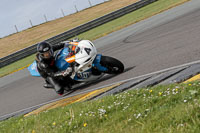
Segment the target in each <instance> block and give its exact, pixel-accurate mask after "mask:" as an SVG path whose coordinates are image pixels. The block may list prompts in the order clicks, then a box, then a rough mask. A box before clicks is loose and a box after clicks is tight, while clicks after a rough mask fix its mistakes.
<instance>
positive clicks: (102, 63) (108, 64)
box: [28, 40, 124, 84]
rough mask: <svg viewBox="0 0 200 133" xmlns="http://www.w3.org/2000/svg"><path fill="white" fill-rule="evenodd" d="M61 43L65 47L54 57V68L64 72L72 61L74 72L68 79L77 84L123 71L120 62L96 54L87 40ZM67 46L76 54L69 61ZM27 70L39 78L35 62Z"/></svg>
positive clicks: (92, 45)
mask: <svg viewBox="0 0 200 133" xmlns="http://www.w3.org/2000/svg"><path fill="white" fill-rule="evenodd" d="M63 43H65V45H66V46H65V47H64V48H63V49H61V50H60V51H58V52H57V53H56V56H55V64H56V67H57V68H58V69H59V70H60V71H65V70H67V68H68V67H69V66H70V63H71V62H72V60H74V61H75V65H74V71H73V72H72V73H71V74H70V78H71V79H72V80H73V81H75V83H77V84H79V83H83V82H84V83H87V82H90V81H95V80H98V79H100V78H101V77H103V75H104V74H120V73H122V72H123V71H124V65H123V63H122V62H121V61H119V60H118V59H115V58H113V57H109V56H103V55H101V54H97V50H96V48H95V46H94V44H93V43H92V42H91V41H89V40H81V41H65V42H63ZM69 46H71V47H73V46H76V49H75V53H76V54H75V55H73V56H72V57H71V58H70V59H68V58H67V57H69ZM28 70H29V72H30V74H31V75H32V76H40V74H39V72H38V70H37V64H36V61H34V62H33V63H32V64H31V65H30V66H29V67H28ZM58 76H59V75H58Z"/></svg>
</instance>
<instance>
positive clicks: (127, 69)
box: [63, 66, 136, 96]
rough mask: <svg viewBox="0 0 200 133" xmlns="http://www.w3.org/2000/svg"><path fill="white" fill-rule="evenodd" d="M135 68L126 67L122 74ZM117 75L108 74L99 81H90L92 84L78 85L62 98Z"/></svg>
mask: <svg viewBox="0 0 200 133" xmlns="http://www.w3.org/2000/svg"><path fill="white" fill-rule="evenodd" d="M135 67H136V66H133V67H128V68H126V69H124V72H123V73H125V72H128V71H130V70H132V69H134V68H135ZM123 73H121V74H123ZM118 75H120V74H117V75H113V74H112V75H111V74H109V75H105V76H103V77H102V78H101V79H99V80H97V81H92V82H88V83H84V84H82V85H80V86H77V87H75V88H73V89H72V90H70V91H67V92H66V93H65V94H64V95H63V96H67V95H69V94H72V93H73V92H75V91H77V90H82V89H85V88H87V87H90V86H92V85H94V84H97V83H100V82H103V81H106V80H108V79H110V78H113V77H116V76H118Z"/></svg>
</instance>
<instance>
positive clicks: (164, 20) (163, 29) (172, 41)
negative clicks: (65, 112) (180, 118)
mask: <svg viewBox="0 0 200 133" xmlns="http://www.w3.org/2000/svg"><path fill="white" fill-rule="evenodd" d="M199 42H200V1H199V0H192V1H190V2H187V3H185V4H184V5H181V6H178V7H176V8H173V9H170V10H168V11H166V12H163V13H161V14H158V15H156V16H153V17H151V18H149V19H147V20H144V21H141V22H139V23H137V24H134V25H131V26H129V27H127V28H124V29H122V30H120V31H117V32H114V33H112V34H110V35H108V36H106V37H103V38H100V39H98V40H96V41H94V43H95V44H96V47H97V48H98V52H99V53H102V54H103V55H108V56H113V57H116V58H118V59H119V60H121V61H122V62H123V63H124V64H125V68H126V71H125V72H124V73H123V74H120V75H118V76H115V77H112V78H107V79H105V80H103V81H101V82H98V83H96V84H94V85H91V86H88V87H85V88H80V89H78V90H77V91H75V92H74V93H77V92H80V91H84V90H89V89H93V88H96V87H99V86H103V85H105V84H111V83H113V82H117V81H120V80H125V79H127V78H132V77H136V76H139V75H144V74H147V73H151V72H154V71H158V70H162V69H165V68H169V67H173V66H177V65H181V64H185V63H188V62H192V61H196V60H199V57H200V45H199ZM42 85H43V80H42V79H41V78H37V77H31V76H30V75H29V73H28V71H27V70H21V71H19V72H16V73H13V74H11V75H8V76H6V77H3V78H1V79H0V116H3V115H6V114H9V113H12V112H15V111H18V110H21V109H24V108H28V107H31V106H34V105H38V104H41V103H44V102H47V101H50V100H53V99H57V98H60V96H58V95H57V94H56V93H55V92H54V90H47V89H44V88H43V87H42Z"/></svg>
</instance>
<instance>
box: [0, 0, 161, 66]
mask: <svg viewBox="0 0 200 133" xmlns="http://www.w3.org/2000/svg"><path fill="white" fill-rule="evenodd" d="M155 1H157V0H141V1H139V2H137V3H134V4H132V5H129V6H127V7H124V8H121V9H119V10H117V11H114V12H112V13H109V14H107V15H104V16H102V17H100V18H97V19H95V20H92V21H90V22H88V23H86V24H83V25H80V26H78V27H76V28H74V29H71V30H69V31H66V32H64V33H61V34H59V35H57V36H54V37H52V38H49V39H47V40H46V41H48V42H49V43H51V44H52V45H54V44H56V43H59V42H61V41H65V40H67V39H69V38H72V37H74V36H76V35H78V34H81V33H83V32H85V31H88V30H90V29H92V28H95V27H97V26H100V25H102V24H104V23H107V22H109V21H111V20H114V19H116V18H119V17H121V16H123V15H125V14H127V13H130V12H132V11H135V10H137V9H139V8H141V7H144V6H146V5H148V4H150V3H153V2H155ZM36 46H37V44H34V45H32V46H30V47H27V48H25V49H22V50H20V51H17V52H15V53H13V54H11V55H8V56H6V57H3V58H1V59H0V68H1V67H3V66H6V65H9V64H11V63H13V62H15V61H17V60H20V59H23V58H24V57H27V56H29V55H32V54H34V53H36Z"/></svg>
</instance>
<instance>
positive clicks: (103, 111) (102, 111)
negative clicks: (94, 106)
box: [98, 109, 106, 115]
mask: <svg viewBox="0 0 200 133" xmlns="http://www.w3.org/2000/svg"><path fill="white" fill-rule="evenodd" d="M98 111H99V114H102V115H103V114H105V113H106V110H105V109H98Z"/></svg>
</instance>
